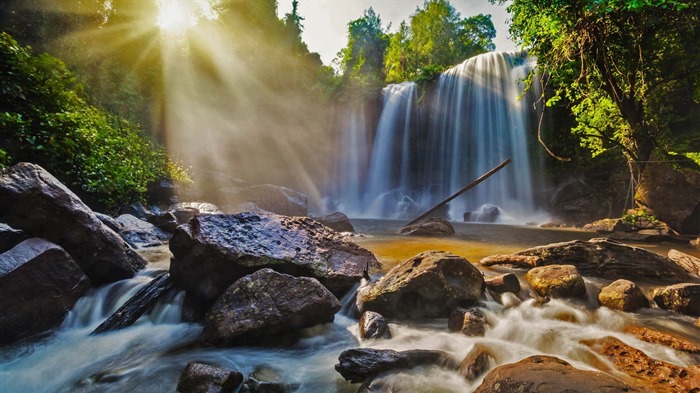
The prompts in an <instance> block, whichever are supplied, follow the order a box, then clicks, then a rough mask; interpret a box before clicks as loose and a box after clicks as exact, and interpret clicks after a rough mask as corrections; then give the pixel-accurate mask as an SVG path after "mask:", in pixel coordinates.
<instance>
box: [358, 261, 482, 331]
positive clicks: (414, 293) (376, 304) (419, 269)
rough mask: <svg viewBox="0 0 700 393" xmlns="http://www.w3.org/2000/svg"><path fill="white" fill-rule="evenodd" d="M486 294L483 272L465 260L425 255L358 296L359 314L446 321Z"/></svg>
mask: <svg viewBox="0 0 700 393" xmlns="http://www.w3.org/2000/svg"><path fill="white" fill-rule="evenodd" d="M483 293H484V279H483V277H482V275H481V272H479V270H478V269H477V268H475V267H474V266H473V265H472V264H471V263H469V261H467V260H466V259H464V258H462V257H460V256H457V255H454V254H451V253H449V252H445V251H426V252H424V253H421V254H418V255H416V256H414V257H412V258H410V259H408V260H407V261H405V262H403V263H401V264H399V265H397V266H395V267H394V268H393V269H391V270H390V271H389V272H387V273H386V275H384V277H382V278H381V279H380V280H379V281H377V282H376V283H373V284H370V285H368V286H366V287H364V288H362V290H360V292H359V293H358V296H357V305H358V308H359V310H360V312H364V311H375V312H378V313H380V314H382V315H384V316H385V317H387V318H398V319H420V318H447V317H448V316H449V315H450V312H451V311H452V310H453V309H455V308H456V307H460V306H470V305H473V304H474V303H475V302H476V301H477V300H478V299H479V298H481V296H482V295H483Z"/></svg>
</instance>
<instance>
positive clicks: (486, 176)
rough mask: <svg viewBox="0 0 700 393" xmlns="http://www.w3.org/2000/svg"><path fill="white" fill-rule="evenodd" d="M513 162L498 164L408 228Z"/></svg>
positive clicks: (509, 160)
mask: <svg viewBox="0 0 700 393" xmlns="http://www.w3.org/2000/svg"><path fill="white" fill-rule="evenodd" d="M511 161H512V160H511V159H510V158H509V159H507V160H505V161H503V162H502V163H500V164H498V166H496V167H495V168H493V169H491V170H490V171H488V172H486V173H484V174H483V175H481V177H479V178H478V179H476V180H474V181H473V182H471V183H469V185H467V186H466V187H464V188H462V189H461V190H459V191H457V192H455V193H454V194H452V195H451V196H450V197H449V198H447V199H445V200H444V201H442V202H440V203H438V204H437V205H435V206H434V207H433V208H432V209H430V210H428V211H427V212H425V213H423V214H421V215H420V216H418V218H416V219H415V220H413V221H411V222H409V223H408V224H406V226H409V225H413V224H415V223H417V222H419V221H420V220H422V219H424V218H426V217H428V216H429V215H430V214H431V213H432V212H434V211H435V210H437V209H439V208H441V207H443V206H445V205H446V204H447V203H449V202H450V201H451V200H453V199H455V198H457V197H458V196H460V195H462V194H464V193H465V192H467V191H469V190H471V189H472V188H474V187H475V186H476V185H477V184H479V183H481V182H482V181H484V180H486V179H488V178H489V177H490V176H491V175H493V174H494V173H496V172H498V171H500V170H501V169H503V167H505V166H506V165H508V164H510V162H511Z"/></svg>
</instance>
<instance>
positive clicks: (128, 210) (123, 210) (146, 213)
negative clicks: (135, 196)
mask: <svg viewBox="0 0 700 393" xmlns="http://www.w3.org/2000/svg"><path fill="white" fill-rule="evenodd" d="M118 214H119V215H122V214H128V215H131V216H134V217H137V218H140V219H142V220H146V219H148V218H149V217H151V216H153V212H152V211H150V210H148V209H147V208H146V206H144V205H143V203H141V202H134V203H132V204H130V205H126V206H122V207H120V208H119V211H118Z"/></svg>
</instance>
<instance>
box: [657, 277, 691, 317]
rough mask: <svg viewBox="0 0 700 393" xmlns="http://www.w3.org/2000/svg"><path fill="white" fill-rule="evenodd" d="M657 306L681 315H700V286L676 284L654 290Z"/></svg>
mask: <svg viewBox="0 0 700 393" xmlns="http://www.w3.org/2000/svg"><path fill="white" fill-rule="evenodd" d="M653 297H654V301H655V302H656V304H657V305H658V306H659V307H661V308H663V309H665V310H670V311H675V312H678V313H681V314H686V315H692V316H698V315H700V284H688V283H685V284H676V285H671V286H668V287H664V288H657V289H655V290H654V295H653Z"/></svg>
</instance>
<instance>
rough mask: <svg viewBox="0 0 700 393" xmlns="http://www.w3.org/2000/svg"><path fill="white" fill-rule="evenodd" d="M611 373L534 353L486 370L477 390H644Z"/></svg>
mask: <svg viewBox="0 0 700 393" xmlns="http://www.w3.org/2000/svg"><path fill="white" fill-rule="evenodd" d="M644 391H646V390H643V389H638V388H635V387H633V386H630V385H628V384H626V383H624V382H622V381H620V380H618V379H615V378H613V377H611V376H610V375H607V374H603V373H601V372H595V371H585V370H579V369H577V368H574V367H573V366H572V365H571V364H569V363H567V362H565V361H563V360H561V359H558V358H556V357H553V356H544V355H536V356H530V357H529V358H525V359H523V360H521V361H519V362H517V363H512V364H505V365H503V366H500V367H497V368H495V369H493V370H491V372H489V373H488V374H487V375H486V377H485V378H484V381H483V382H482V383H481V385H480V386H479V387H478V388H477V389H476V393H515V392H518V393H564V392H566V393H588V392H604V393H613V392H644Z"/></svg>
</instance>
